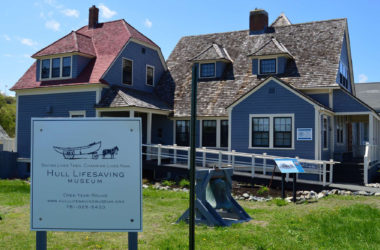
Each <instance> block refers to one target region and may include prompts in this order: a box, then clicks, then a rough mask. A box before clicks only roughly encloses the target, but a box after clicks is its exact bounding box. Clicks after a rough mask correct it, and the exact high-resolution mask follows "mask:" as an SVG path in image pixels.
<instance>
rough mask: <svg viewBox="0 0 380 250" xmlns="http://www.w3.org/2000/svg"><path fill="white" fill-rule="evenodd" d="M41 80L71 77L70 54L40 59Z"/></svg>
mask: <svg viewBox="0 0 380 250" xmlns="http://www.w3.org/2000/svg"><path fill="white" fill-rule="evenodd" d="M40 66H41V70H40V71H41V72H40V74H41V80H53V79H54V80H57V79H66V78H70V77H71V56H66V57H56V58H49V59H43V60H41V64H40Z"/></svg>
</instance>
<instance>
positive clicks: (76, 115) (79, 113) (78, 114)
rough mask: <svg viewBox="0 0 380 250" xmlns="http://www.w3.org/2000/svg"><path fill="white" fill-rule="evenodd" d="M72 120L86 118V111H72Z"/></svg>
mask: <svg viewBox="0 0 380 250" xmlns="http://www.w3.org/2000/svg"><path fill="white" fill-rule="evenodd" d="M69 113H70V118H83V117H86V110H75V111H70V112H69Z"/></svg>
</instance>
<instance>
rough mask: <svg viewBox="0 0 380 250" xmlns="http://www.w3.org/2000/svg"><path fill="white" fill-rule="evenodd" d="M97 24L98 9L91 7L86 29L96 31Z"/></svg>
mask: <svg viewBox="0 0 380 250" xmlns="http://www.w3.org/2000/svg"><path fill="white" fill-rule="evenodd" d="M98 22H99V9H98V8H96V6H95V5H92V7H91V8H90V9H89V15H88V28H89V29H96V26H97V25H98Z"/></svg>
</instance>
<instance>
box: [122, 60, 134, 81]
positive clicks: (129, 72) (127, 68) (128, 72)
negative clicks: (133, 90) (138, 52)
mask: <svg viewBox="0 0 380 250" xmlns="http://www.w3.org/2000/svg"><path fill="white" fill-rule="evenodd" d="M122 83H123V84H127V85H132V84H133V61H132V60H130V59H126V58H123V62H122Z"/></svg>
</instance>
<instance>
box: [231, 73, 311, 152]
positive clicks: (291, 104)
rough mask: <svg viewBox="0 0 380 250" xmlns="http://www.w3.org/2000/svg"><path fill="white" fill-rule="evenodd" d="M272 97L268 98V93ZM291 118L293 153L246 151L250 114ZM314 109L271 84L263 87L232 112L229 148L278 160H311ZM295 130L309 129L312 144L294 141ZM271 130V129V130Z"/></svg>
mask: <svg viewBox="0 0 380 250" xmlns="http://www.w3.org/2000/svg"><path fill="white" fill-rule="evenodd" d="M270 88H274V89H275V93H273V94H270V93H268V92H269V89H270ZM290 113H293V114H294V119H295V121H293V122H295V123H294V124H295V126H294V128H295V131H294V134H293V136H294V142H295V149H294V150H285V149H249V130H250V128H249V115H250V114H290ZM314 116H315V109H314V106H313V105H312V104H310V103H309V102H307V101H305V100H304V99H302V98H300V97H299V96H297V95H296V94H294V93H293V92H291V91H289V90H288V89H286V88H285V87H283V86H282V85H280V84H279V83H277V82H275V81H273V80H271V81H269V82H268V83H266V84H265V86H263V87H261V88H260V89H258V90H257V91H256V92H254V93H252V94H251V95H250V96H249V97H247V98H246V99H245V100H243V101H242V102H240V103H239V104H237V105H236V106H235V107H233V109H232V113H231V119H232V126H231V141H232V143H231V148H232V149H233V150H236V151H238V152H251V153H264V152H266V153H268V154H270V155H279V156H290V157H294V156H299V157H302V158H309V159H314V157H315V156H314V155H315V152H314V120H315V117H314ZM297 128H312V129H313V140H312V141H297V137H296V131H297ZM271 129H273V128H271Z"/></svg>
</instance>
